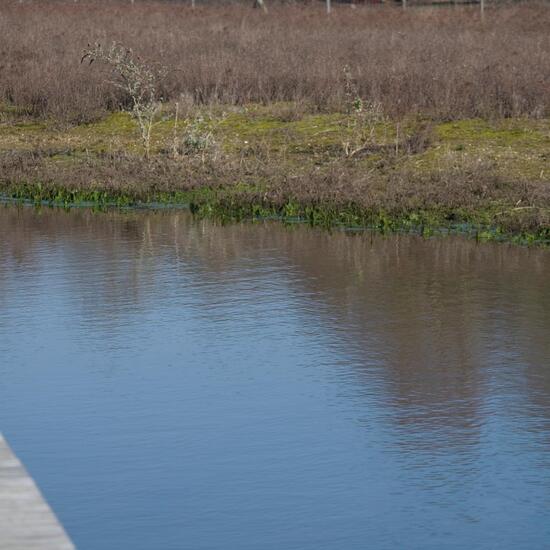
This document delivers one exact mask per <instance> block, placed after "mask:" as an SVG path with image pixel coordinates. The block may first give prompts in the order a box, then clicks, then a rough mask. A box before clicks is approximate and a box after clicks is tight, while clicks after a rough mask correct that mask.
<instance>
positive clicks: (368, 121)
mask: <svg viewBox="0 0 550 550" xmlns="http://www.w3.org/2000/svg"><path fill="white" fill-rule="evenodd" d="M344 94H345V99H346V114H347V118H346V132H345V135H344V139H343V141H342V149H343V150H344V154H345V156H346V157H348V158H351V157H354V156H355V155H357V154H359V153H362V152H363V151H367V150H369V149H372V148H374V147H375V146H376V129H377V127H379V126H380V125H381V124H383V123H385V122H386V117H385V115H384V112H383V110H382V105H381V104H380V103H379V102H377V101H366V100H363V99H362V98H361V96H360V95H359V90H358V88H357V85H356V83H355V81H354V79H353V75H352V74H351V69H350V68H349V66H347V65H345V66H344Z"/></svg>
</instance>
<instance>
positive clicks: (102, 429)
mask: <svg viewBox="0 0 550 550" xmlns="http://www.w3.org/2000/svg"><path fill="white" fill-rule="evenodd" d="M549 273H550V252H548V251H545V250H540V249H539V250H537V249H526V248H519V247H512V246H507V245H491V244H477V243H476V242H474V241H470V240H463V239H459V238H456V239H455V238H445V239H434V240H423V239H421V238H418V237H412V236H392V237H382V236H376V235H370V234H361V235H355V236H349V235H345V234H342V233H334V234H330V233H328V232H322V231H317V230H311V229H308V228H306V227H302V226H295V227H290V228H286V227H284V226H283V225H280V224H276V223H265V224H244V225H238V224H235V225H229V226H225V227H224V226H220V225H216V224H214V223H212V222H208V221H197V220H194V219H193V218H192V217H191V216H190V214H188V213H187V212H176V213H174V212H163V213H151V212H149V213H138V212H130V213H115V212H109V213H93V212H91V211H87V210H75V211H71V212H65V211H61V210H49V209H44V210H42V211H40V212H38V211H35V210H33V209H30V208H15V207H0V430H1V431H3V432H4V433H5V435H6V436H7V437H8V439H9V440H10V442H11V443H12V444H13V446H14V448H15V450H16V451H17V453H18V454H19V455H20V456H21V458H22V459H23V461H24V462H25V463H26V464H27V465H28V467H29V469H30V471H31V473H32V474H33V475H34V476H35V478H36V479H37V481H38V483H39V485H40V486H41V487H42V488H43V490H44V492H45V494H46V496H47V498H48V499H49V500H50V502H51V504H52V505H53V507H54V509H55V510H56V512H57V513H58V515H59V516H60V518H61V519H62V521H63V523H64V524H65V526H66V527H67V530H68V531H69V533H70V534H71V536H72V537H73V539H74V540H75V542H76V543H77V545H78V546H79V548H83V549H86V548H88V549H105V548H113V549H122V548H132V549H152V548H155V549H157V548H158V549H160V548H162V549H184V548H185V549H187V548H188V549H193V550H194V549H202V548H204V549H206V548H208V549H214V548H215V549H218V548H219V549H228V548H239V549H259V548H261V549H271V548H273V549H309V548H311V549H316V550H318V549H332V548H334V549H336V548H338V549H340V548H346V549H356V548H357V549H364V548H422V549H426V548H434V549H436V548H437V549H439V548H443V547H444V548H467V547H472V548H510V549H512V548H514V549H515V548H530V549H532V548H548V547H549V545H550V277H549Z"/></svg>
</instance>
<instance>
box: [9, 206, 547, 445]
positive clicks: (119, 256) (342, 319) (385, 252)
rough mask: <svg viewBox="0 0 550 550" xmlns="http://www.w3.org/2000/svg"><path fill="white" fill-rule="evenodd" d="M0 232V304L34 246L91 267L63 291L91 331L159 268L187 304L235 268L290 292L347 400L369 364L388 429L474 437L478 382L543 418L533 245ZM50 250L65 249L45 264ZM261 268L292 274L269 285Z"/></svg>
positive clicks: (537, 265)
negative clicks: (322, 334)
mask: <svg viewBox="0 0 550 550" xmlns="http://www.w3.org/2000/svg"><path fill="white" fill-rule="evenodd" d="M0 233H1V234H2V236H3V237H2V248H1V249H0V262H2V264H1V265H0V303H1V302H2V301H3V298H4V297H5V296H4V292H7V291H8V289H7V287H5V286H3V283H2V281H3V279H2V276H5V275H6V274H7V273H8V272H10V270H17V269H18V265H23V266H24V268H25V269H27V270H28V269H36V270H40V269H41V265H42V261H43V260H42V259H41V256H40V254H41V251H43V250H47V251H48V254H49V255H50V257H55V258H61V260H60V261H64V260H63V259H64V258H70V259H71V262H75V263H76V264H78V262H79V260H82V261H83V262H88V265H89V262H90V258H93V265H94V266H97V268H98V270H99V271H98V274H99V273H101V274H102V275H101V276H97V277H94V276H92V275H91V274H90V272H89V270H83V271H82V272H81V273H80V278H79V277H73V278H71V279H70V281H71V285H72V286H70V287H69V288H67V292H68V296H69V297H72V299H74V300H75V303H74V307H75V308H77V310H78V311H79V314H80V315H81V316H82V317H84V318H85V319H88V320H89V323H90V325H91V326H93V327H96V329H97V327H101V326H106V327H108V330H110V331H112V330H118V329H119V328H120V327H127V324H128V321H129V320H131V319H132V315H135V313H136V312H138V313H141V312H144V311H145V312H147V311H148V309H149V308H152V307H153V306H152V301H153V300H155V297H156V296H157V295H156V294H155V292H152V289H154V288H158V287H157V286H156V284H155V283H157V282H160V281H161V280H162V285H163V288H165V285H166V278H165V277H164V278H163V274H165V272H164V271H163V270H164V269H168V270H170V279H171V280H172V281H173V284H174V285H180V284H185V285H186V293H187V292H188V289H191V288H192V290H193V292H192V293H193V295H194V299H196V300H197V302H196V303H197V304H198V305H197V307H198V308H200V307H201V304H203V303H208V301H209V300H210V299H212V300H215V301H216V303H219V301H220V296H227V295H228V294H230V293H231V285H232V284H234V282H235V277H237V276H238V274H239V272H240V268H241V267H243V266H244V268H245V274H244V276H245V277H247V278H250V277H251V276H254V277H258V280H259V281H260V283H261V282H262V281H264V279H263V278H262V277H265V278H266V279H265V280H266V281H269V282H270V283H273V281H274V278H276V279H277V281H278V283H280V284H281V285H283V287H284V289H285V293H286V294H290V295H292V296H293V297H296V296H298V297H300V300H292V303H294V304H301V306H298V307H300V312H301V314H302V315H314V316H315V319H314V321H315V323H316V324H315V326H318V325H319V324H320V325H322V330H323V331H326V334H327V335H328V337H329V338H330V342H331V345H333V346H337V347H338V349H339V350H340V351H341V353H342V354H343V356H344V357H345V365H346V366H345V368H346V369H348V370H349V373H348V374H347V376H353V379H354V386H356V387H357V393H358V395H359V396H361V395H363V393H366V394H368V395H369V396H370V397H371V398H372V396H373V394H372V391H373V390H372V386H371V382H372V379H371V375H372V373H371V372H370V370H369V368H370V366H372V364H373V362H374V364H375V365H376V368H377V369H378V370H377V372H376V375H375V378H376V380H377V382H378V384H377V385H376V397H375V398H376V399H380V400H381V401H382V402H383V403H384V405H385V406H388V407H391V408H392V411H393V412H395V414H394V415H393V416H394V417H395V418H396V419H397V422H398V428H399V427H404V428H407V426H410V425H411V424H415V425H422V427H423V428H424V429H427V430H429V429H434V430H438V431H439V434H440V435H441V434H442V433H443V434H448V435H449V437H448V438H447V439H445V438H444V437H443V438H442V437H438V438H436V439H437V440H438V441H440V442H441V441H448V442H449V444H450V445H457V444H459V443H458V442H455V441H453V438H452V435H453V434H456V433H459V434H460V435H461V436H462V437H461V440H462V441H464V440H467V441H470V440H471V439H473V440H475V439H476V438H478V437H479V433H480V426H481V424H482V423H483V415H484V414H485V413H486V412H487V403H485V402H484V397H485V396H487V395H488V394H489V391H490V390H488V388H489V387H490V388H493V390H491V391H494V388H506V392H508V393H507V395H511V394H510V392H516V393H517V396H518V397H517V399H518V400H520V399H523V398H524V399H526V400H528V401H530V402H531V403H532V406H533V407H536V408H537V415H539V416H540V417H541V418H546V419H548V420H550V371H548V369H546V368H545V366H546V360H547V358H548V357H549V356H550V340H549V339H548V338H547V328H548V326H549V325H550V280H549V279H548V276H547V275H548V270H549V269H550V256H549V255H548V253H547V251H546V250H537V249H526V248H520V247H503V246H493V245H489V244H486V245H481V246H480V245H478V244H476V243H475V242H473V241H468V240H463V239H447V240H441V239H433V240H423V239H418V238H414V237H410V236H393V237H391V238H388V237H382V236H376V235H369V236H361V235H356V236H350V235H346V234H344V233H341V232H335V233H333V234H329V233H328V232H321V231H312V230H307V229H305V228H302V227H300V226H292V227H291V228H285V227H284V226H282V225H281V224H271V223H262V224H255V225H254V226H251V225H250V224H231V225H228V226H221V225H217V224H213V223H209V222H207V221H205V220H197V219H196V218H193V217H192V216H190V215H189V213H187V212H176V213H174V212H169V211H165V212H156V213H146V214H144V213H139V212H135V211H129V212H126V213H120V212H116V211H109V212H107V213H101V214H98V213H94V212H92V211H90V210H87V209H81V210H72V211H69V212H65V211H62V210H54V209H50V208H42V209H39V210H34V209H31V208H14V207H9V208H7V207H2V212H1V215H0ZM44 247H45V248H44ZM55 249H62V250H64V251H65V252H66V254H63V255H55V256H51V254H52V250H55ZM266 251H268V252H266ZM266 258H270V259H271V260H270V261H266ZM56 261H57V260H56ZM266 265H267V267H266ZM270 265H277V266H287V265H288V266H292V268H291V269H289V270H287V269H285V268H283V269H280V270H277V271H276V277H274V274H273V272H271V271H269V268H270ZM102 266H103V267H104V266H108V269H107V270H106V271H105V270H104V271H101V270H102ZM190 266H196V269H194V268H193V269H190ZM255 266H257V267H258V270H257V271H256V270H255ZM181 272H184V273H185V278H184V281H185V282H183V279H182V280H178V274H179V273H181ZM229 272H230V273H232V274H233V276H232V277H225V276H224V275H225V274H227V273H229ZM252 274H254V275H252ZM159 277H160V279H159ZM193 277H196V280H194V279H193ZM195 283H196V284H195ZM209 283H215V284H209ZM258 287H259V288H261V287H262V285H261V284H258ZM210 293H213V294H210ZM312 300H314V301H315V303H311V301H312ZM113 304H115V305H116V307H113ZM510 334H513V335H514V342H513V346H512V347H511V343H510ZM488 335H490V338H489V337H488ZM335 368H342V367H341V366H340V367H335ZM511 384H512V386H510V385H511ZM519 406H520V404H518V407H519ZM526 407H527V405H526V404H525V403H521V408H522V409H523V410H527V408H526ZM427 411H432V412H434V411H436V412H437V414H427ZM541 425H542V423H541ZM468 438H470V440H468ZM430 444H433V442H432V441H430Z"/></svg>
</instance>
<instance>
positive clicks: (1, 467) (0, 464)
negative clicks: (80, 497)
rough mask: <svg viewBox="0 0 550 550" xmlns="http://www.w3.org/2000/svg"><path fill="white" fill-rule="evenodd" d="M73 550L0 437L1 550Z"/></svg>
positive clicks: (32, 482)
mask: <svg viewBox="0 0 550 550" xmlns="http://www.w3.org/2000/svg"><path fill="white" fill-rule="evenodd" d="M35 549H36V550H38V549H40V550H74V549H75V547H74V545H73V543H72V542H71V541H70V539H69V537H68V536H67V533H66V532H65V530H64V529H63V527H62V526H61V524H60V523H59V521H58V520H57V518H56V516H55V514H54V513H53V511H52V510H51V508H50V507H49V506H48V504H47V502H46V501H45V499H44V497H43V496H42V494H41V492H40V490H39V489H38V487H37V486H36V484H35V482H34V481H33V479H32V478H31V477H30V475H29V474H28V473H27V471H26V469H25V468H24V466H23V465H22V464H21V462H20V461H19V460H18V458H17V457H16V456H15V454H14V453H13V451H12V450H11V449H10V447H9V445H8V443H7V442H6V440H5V439H4V437H3V436H2V434H0V550H35Z"/></svg>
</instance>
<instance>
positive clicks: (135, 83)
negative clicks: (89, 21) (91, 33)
mask: <svg viewBox="0 0 550 550" xmlns="http://www.w3.org/2000/svg"><path fill="white" fill-rule="evenodd" d="M85 60H88V61H89V63H90V64H92V63H93V62H94V61H96V60H97V61H100V62H101V63H104V64H106V65H108V66H109V67H111V68H112V69H113V72H114V74H115V80H112V81H110V82H111V84H113V85H114V86H116V87H117V88H120V89H121V90H124V92H126V93H127V94H128V95H129V96H130V98H131V101H132V111H131V114H132V116H133V118H134V119H135V120H136V121H137V124H138V127H139V130H140V133H141V140H142V143H143V147H144V148H145V155H146V156H147V157H149V155H150V152H151V133H152V130H153V126H154V124H155V118H156V116H157V114H158V113H159V112H160V110H161V106H162V104H161V102H160V101H159V100H158V92H157V83H158V81H159V80H160V78H161V77H162V76H163V74H164V72H165V71H164V70H163V69H160V70H153V69H152V68H151V67H149V66H148V65H146V64H145V63H143V62H142V61H141V60H140V59H139V58H138V57H136V56H135V55H134V53H133V51H132V50H131V49H130V48H126V47H124V46H122V45H121V44H116V43H113V44H112V45H111V46H110V47H109V48H104V47H103V46H102V45H101V44H95V45H94V46H89V47H88V48H87V49H86V50H84V55H83V56H82V59H81V62H83V61H85Z"/></svg>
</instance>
